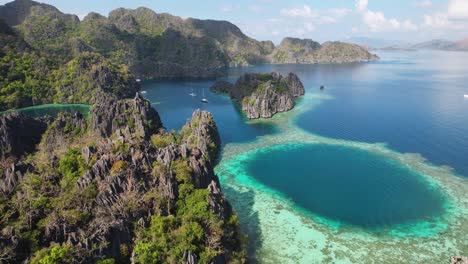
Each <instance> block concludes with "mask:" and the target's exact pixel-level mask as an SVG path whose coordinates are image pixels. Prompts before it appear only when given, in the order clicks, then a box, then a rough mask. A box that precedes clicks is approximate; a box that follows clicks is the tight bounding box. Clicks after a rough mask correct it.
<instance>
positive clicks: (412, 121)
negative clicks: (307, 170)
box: [297, 52, 468, 176]
mask: <svg viewBox="0 0 468 264" xmlns="http://www.w3.org/2000/svg"><path fill="white" fill-rule="evenodd" d="M379 55H381V57H382V61H380V62H376V63H370V64H360V65H359V66H348V65H342V66H338V67H337V66H333V65H320V66H318V67H315V68H314V69H311V70H310V71H309V72H308V74H307V75H306V76H307V81H306V82H307V83H308V85H309V84H310V85H311V86H312V87H314V86H317V85H318V84H324V85H325V86H326V91H325V92H326V93H329V94H331V95H332V96H333V97H334V99H333V100H329V101H327V102H326V103H324V104H322V105H320V106H319V107H318V108H317V109H314V110H313V111H310V112H309V113H306V114H304V115H302V116H301V117H300V118H299V120H298V122H297V124H298V125H299V126H301V127H302V128H304V129H306V130H308V131H311V132H313V133H316V134H320V135H323V136H327V137H332V138H341V139H348V140H355V141H364V142H385V143H387V144H388V146H389V147H390V148H392V149H395V150H398V151H399V152H412V153H420V154H422V156H423V157H425V158H427V159H428V160H429V161H430V162H432V163H434V164H437V165H448V166H451V167H453V168H454V169H455V170H456V171H457V172H458V173H459V174H462V175H464V176H468V99H464V98H463V95H464V94H468V53H460V52H407V53H404V52H403V53H391V52H387V53H383V54H379ZM301 77H302V76H301Z"/></svg>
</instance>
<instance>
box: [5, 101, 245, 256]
mask: <svg viewBox="0 0 468 264" xmlns="http://www.w3.org/2000/svg"><path fill="white" fill-rule="evenodd" d="M94 100H95V101H96V103H95V104H94V106H93V107H92V109H91V111H90V117H89V119H85V118H84V117H83V116H82V115H80V114H70V113H67V114H65V113H64V114H59V115H58V117H56V118H42V119H34V118H29V117H27V116H24V115H23V114H18V113H9V114H6V115H3V116H1V117H0V146H1V151H0V161H1V167H0V168H1V171H0V201H1V202H0V212H1V214H0V259H1V262H2V263H3V262H4V261H5V263H21V262H23V261H29V262H30V263H58V262H54V261H60V263H65V262H69V263H130V262H132V263H152V262H166V261H167V262H171V263H226V262H230V261H233V262H236V263H242V262H243V261H244V259H245V254H244V251H243V250H242V249H241V244H240V240H239V234H238V231H237V230H238V226H237V225H238V224H237V218H236V216H235V215H234V214H233V212H232V210H231V207H230V205H229V203H228V202H227V201H226V200H225V198H224V196H223V193H222V191H221V187H220V184H219V181H218V177H217V176H216V175H215V173H214V171H213V166H214V164H215V162H216V157H217V155H218V152H219V147H220V137H219V134H218V130H217V126H216V123H215V122H214V120H213V117H212V115H211V114H210V113H209V112H206V111H199V110H197V111H195V112H194V113H193V116H192V118H191V119H190V120H189V121H188V122H187V124H186V125H185V126H184V127H183V128H182V129H181V131H180V133H176V132H175V131H170V132H168V131H166V130H165V129H164V127H163V124H162V123H161V120H160V118H159V115H158V113H157V112H156V111H155V110H154V109H153V108H152V107H151V105H150V103H149V102H148V101H146V100H144V99H143V98H142V97H141V96H140V95H139V94H137V95H136V96H135V98H134V99H120V98H118V97H117V96H115V95H113V94H110V93H98V94H97V95H96V96H95V97H94ZM25 137H26V138H27V139H28V140H26V141H25V140H22V139H24V138H25Z"/></svg>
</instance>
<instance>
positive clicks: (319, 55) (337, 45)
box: [269, 38, 379, 64]
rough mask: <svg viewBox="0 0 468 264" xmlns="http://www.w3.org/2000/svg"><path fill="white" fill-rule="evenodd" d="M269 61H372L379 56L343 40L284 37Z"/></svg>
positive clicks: (286, 62) (306, 62) (305, 62)
mask: <svg viewBox="0 0 468 264" xmlns="http://www.w3.org/2000/svg"><path fill="white" fill-rule="evenodd" d="M269 58H270V61H271V63H284V64H289V63H304V64H309V63H346V62H361V61H373V60H378V59H379V58H378V57H377V56H376V55H373V54H371V53H369V51H367V50H366V49H365V48H363V47H361V46H359V45H355V44H350V43H344V42H325V43H323V44H322V45H321V44H320V43H318V42H315V41H313V40H311V39H296V38H285V39H283V41H282V42H281V44H280V45H279V46H278V47H276V49H275V50H274V51H273V53H272V54H271V55H270V56H269Z"/></svg>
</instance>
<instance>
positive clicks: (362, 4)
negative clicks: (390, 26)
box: [356, 0, 369, 12]
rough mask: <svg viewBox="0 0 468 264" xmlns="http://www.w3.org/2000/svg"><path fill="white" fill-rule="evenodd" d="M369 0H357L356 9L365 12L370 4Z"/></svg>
mask: <svg viewBox="0 0 468 264" xmlns="http://www.w3.org/2000/svg"><path fill="white" fill-rule="evenodd" d="M368 4H369V3H368V1H367V0H357V1H356V9H357V10H358V11H360V12H363V11H365V10H367V5H368Z"/></svg>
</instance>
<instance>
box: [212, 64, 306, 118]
mask: <svg viewBox="0 0 468 264" xmlns="http://www.w3.org/2000/svg"><path fill="white" fill-rule="evenodd" d="M210 89H211V90H212V91H214V92H217V93H227V94H229V96H230V97H231V98H232V99H234V100H235V101H237V102H238V103H240V105H241V108H242V110H243V111H244V112H245V114H246V115H247V117H248V118H250V119H255V118H269V117H272V116H273V115H274V114H276V113H278V112H286V111H289V110H291V109H292V108H294V104H295V103H294V100H295V98H296V97H299V96H301V95H304V93H305V90H304V86H303V84H302V82H301V81H300V80H299V78H298V77H297V75H295V74H294V73H289V74H288V76H286V77H283V76H282V75H281V74H279V73H276V72H272V73H271V74H260V73H246V74H244V75H243V76H241V77H239V79H238V80H237V81H236V83H235V84H234V85H232V84H229V83H227V82H224V81H218V82H216V83H215V84H213V86H212V87H211V88H210Z"/></svg>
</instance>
